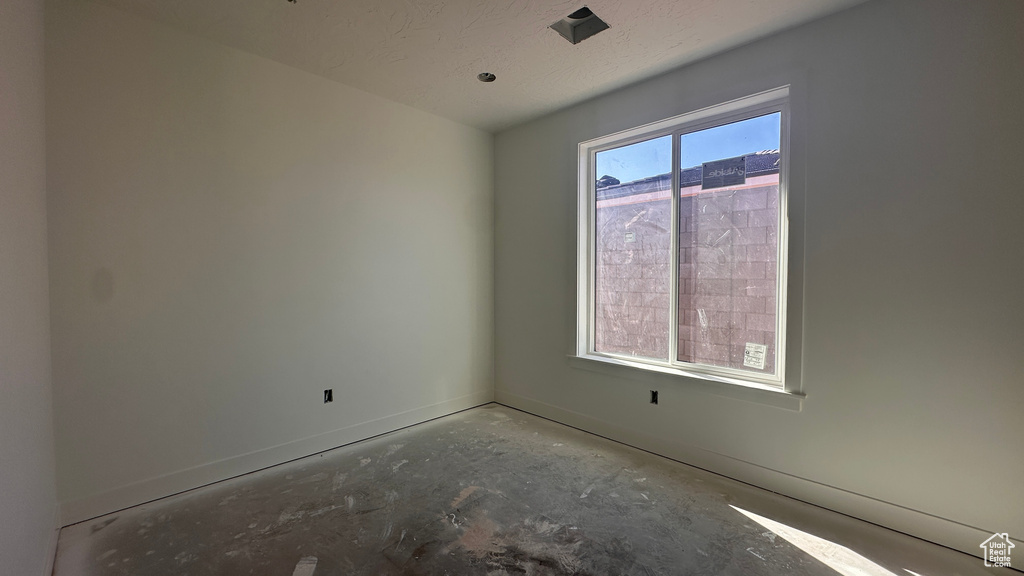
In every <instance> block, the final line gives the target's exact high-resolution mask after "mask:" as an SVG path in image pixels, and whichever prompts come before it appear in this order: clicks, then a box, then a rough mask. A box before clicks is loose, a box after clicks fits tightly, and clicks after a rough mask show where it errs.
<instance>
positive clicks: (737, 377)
mask: <svg viewBox="0 0 1024 576" xmlns="http://www.w3.org/2000/svg"><path fill="white" fill-rule="evenodd" d="M775 112H779V113H781V119H780V122H781V127H780V128H781V130H780V142H779V147H780V151H781V152H782V153H781V154H780V158H781V164H780V170H779V232H778V246H777V249H778V251H779V252H778V263H777V266H778V270H779V273H778V274H777V275H776V282H777V284H776V287H777V293H776V298H777V307H778V308H777V310H776V318H775V322H776V339H775V340H776V343H775V350H776V352H775V356H776V359H775V362H776V373H775V374H773V375H770V376H768V377H764V376H761V375H758V374H756V373H752V372H747V371H743V370H739V369H735V368H728V367H719V366H710V365H707V364H695V363H688V362H679V361H678V349H677V347H678V337H675V338H673V337H671V335H672V334H673V333H674V332H675V331H676V330H678V314H679V310H678V308H679V299H678V288H679V287H678V283H679V278H678V277H679V245H678V242H679V234H678V226H679V214H678V212H679V201H680V200H679V198H678V190H679V172H680V169H681V166H679V162H680V160H679V154H678V153H676V152H677V143H678V141H679V138H680V136H681V135H684V134H688V133H692V132H696V131H699V130H704V129H707V128H711V127H714V126H718V125H722V124H726V123H729V122H736V121H741V120H744V119H749V118H753V117H757V116H761V115H764V114H771V113H775ZM668 135H671V136H672V139H673V142H672V147H673V148H672V149H673V152H674V153H673V157H672V190H673V192H672V194H671V195H670V197H671V198H672V208H671V213H672V222H671V244H670V250H671V254H672V258H671V272H670V274H671V278H670V288H669V294H670V301H671V304H670V315H669V322H670V324H669V327H670V338H669V356H668V360H667V361H661V360H654V359H648V358H637V357H632V356H628V355H622V354H615V353H608V352H598V351H597V350H595V327H596V295H595V294H596V293H595V289H596V276H595V274H596V238H595V237H594V236H595V235H594V228H595V218H596V203H597V197H596V188H595V187H596V185H595V178H596V176H595V175H594V169H595V164H596V156H597V153H598V152H602V151H604V150H608V149H612V148H618V147H621V146H627V145H630V144H634V143H636V142H642V141H646V140H650V139H654V138H660V137H664V136H668ZM791 156H792V154H791V148H790V90H789V86H783V87H780V88H776V89H773V90H767V91H765V92H760V93H757V94H754V95H751V96H747V97H744V98H739V99H736V100H731V101H729V102H725V103H722V104H718V105H715V106H709V107H706V108H702V109H699V110H695V111H693V112H689V113H686V114H682V115H679V116H674V117H672V118H667V119H664V120H660V121H658V122H653V123H650V124H645V125H643V126H638V127H636V128H631V129H628V130H623V131H620V132H616V133H614V134H609V135H606V136H602V137H599V138H594V139H591V140H587V141H585V142H581V143H580V144H579V149H578V182H577V190H578V198H577V201H578V204H577V232H578V236H577V322H576V330H577V333H576V350H575V356H574V357H575V358H578V359H582V360H592V361H596V362H597V363H599V364H597V365H596V366H597V367H599V368H602V370H603V369H604V368H606V367H609V366H618V367H628V368H629V369H631V370H636V371H639V372H651V373H656V374H658V375H659V376H660V377H662V378H663V377H664V376H665V375H670V376H677V377H682V378H684V379H686V380H688V381H691V382H692V381H699V382H700V383H701V385H702V386H704V385H706V384H712V385H713V388H714V387H722V386H724V387H726V388H729V389H732V390H728V393H727V394H725V395H728V396H735V390H734V389H736V388H737V386H738V387H746V388H749V389H751V390H752V391H756V392H757V394H756V395H757V396H758V397H763V393H764V392H768V393H769V395H775V394H778V393H783V394H787V395H793V396H794V397H795V398H797V400H798V403H797V409H799V400H800V399H802V398H803V395H802V394H801V393H800V388H799V387H800V382H799V371H798V370H795V369H791V367H790V365H789V364H788V363H787V361H786V359H787V356H788V355H789V354H787V352H788V350H789V348H788V346H789V345H790V344H792V342H790V340H789V338H788V335H787V332H788V330H787V323H788V320H789V310H790V308H791V303H790V302H789V297H790V292H789V290H788V284H789V278H788V276H789V259H790V256H791V255H790V242H789V235H790V226H789V214H790V209H789V202H790V197H791V195H790V157H791ZM673 326H675V327H676V328H675V330H673V329H672V327H673ZM573 364H574V365H577V366H580V367H588V368H594V367H595V364H594V363H593V362H586V363H583V365H582V366H581V365H580V363H578V362H574V363H573ZM601 365H603V367H602V366H601ZM794 368H795V367H794ZM770 403H772V404H775V402H770ZM784 407H786V406H784Z"/></svg>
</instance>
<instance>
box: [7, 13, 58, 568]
mask: <svg viewBox="0 0 1024 576" xmlns="http://www.w3.org/2000/svg"><path fill="white" fill-rule="evenodd" d="M43 57H44V51H43V1H42V0H31V1H29V0H25V1H19V2H0V558H2V560H0V564H2V567H0V572H3V573H4V574H26V575H35V574H39V575H42V574H49V573H50V572H49V566H50V565H51V564H50V563H51V562H52V560H53V549H54V546H55V545H56V524H55V522H56V505H57V496H56V489H55V483H54V453H53V417H52V408H51V398H52V389H51V385H50V317H49V304H48V301H47V300H48V298H47V277H46V274H47V271H46V142H45V135H46V131H45V122H44V118H45V116H44V109H43V94H44V88H43V79H44V74H43V60H44V58H43Z"/></svg>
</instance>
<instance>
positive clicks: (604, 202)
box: [594, 136, 672, 360]
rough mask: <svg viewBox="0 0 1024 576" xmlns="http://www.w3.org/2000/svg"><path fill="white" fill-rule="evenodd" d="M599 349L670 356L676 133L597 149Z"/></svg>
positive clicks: (599, 350)
mask: <svg viewBox="0 0 1024 576" xmlns="http://www.w3.org/2000/svg"><path fill="white" fill-rule="evenodd" d="M597 175H598V181H597V214H596V227H595V228H596V230H597V233H596V234H597V236H596V244H597V254H596V258H595V260H594V261H595V275H596V282H595V287H596V290H595V292H596V294H595V300H596V304H595V326H594V330H595V346H594V347H595V349H596V350H597V351H598V352H610V353H616V354H629V355H632V356H643V357H646V358H656V359H660V360H667V359H668V339H669V305H670V302H671V300H670V297H669V283H670V279H671V276H672V271H671V263H670V258H671V234H672V205H671V203H672V192H671V190H672V137H671V136H664V137H662V138H655V139H652V140H646V141H644V142H638V143H636V144H630V145H629V146H622V147H620V148H615V149H612V150H606V151H604V152H598V153H597Z"/></svg>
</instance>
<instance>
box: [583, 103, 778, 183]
mask: <svg viewBox="0 0 1024 576" xmlns="http://www.w3.org/2000/svg"><path fill="white" fill-rule="evenodd" d="M779 120H780V115H779V113H777V112H776V113H774V114H766V115H764V116H758V117H757V118H751V119H749V120H742V121H740V122H733V123H732V124H725V125H723V126H716V127H714V128H709V129H707V130H701V131H699V132H692V133H690V134H684V135H683V137H682V141H681V150H680V152H681V155H682V156H681V158H680V160H681V162H680V166H681V167H682V168H690V167H691V166H698V165H700V164H702V163H704V162H710V161H712V160H721V159H722V158H732V157H734V156H741V155H743V154H749V153H751V152H758V151H761V150H773V149H776V148H778V147H779ZM671 171H672V137H671V136H663V137H661V138H655V139H653V140H645V141H643V142H638V143H636V144H631V145H629V146H623V147H622V148H615V149H613V150H605V151H604V152H598V154H597V177H598V178H600V177H601V176H604V175H605V174H607V175H609V176H614V177H616V178H618V179H619V180H620V181H622V182H631V181H633V180H639V179H641V178H647V177H650V176H657V175H658V174H667V173H669V172H671Z"/></svg>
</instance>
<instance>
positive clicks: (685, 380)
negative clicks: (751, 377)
mask: <svg viewBox="0 0 1024 576" xmlns="http://www.w3.org/2000/svg"><path fill="white" fill-rule="evenodd" d="M568 359H569V365H570V366H572V367H573V368H579V369H582V370H589V371H591V372H597V373H599V374H606V375H609V376H615V377H620V378H629V379H631V380H642V381H645V382H649V383H652V384H653V383H661V382H664V383H665V384H667V385H683V386H686V387H688V388H691V389H693V390H697V391H700V392H704V393H707V394H714V395H716V396H725V397H727V398H734V399H736V400H744V401H747V402H754V403H757V404H765V405H768V406H774V407H776V408H782V409H785V410H793V411H795V412H799V411H800V410H801V409H802V408H803V401H804V398H806V396H805V395H804V394H802V393H800V392H788V391H786V390H782V389H778V388H772V387H770V386H764V385H761V384H755V383H752V382H739V381H734V380H726V379H724V378H717V377H715V376H711V375H708V374H699V373H693V372H685V371H683V370H677V369H673V368H663V367H661V366H651V365H647V364H640V363H636V362H629V361H627V360H619V359H618V358H608V357H603V356H576V355H573V354H570V355H569V356H568Z"/></svg>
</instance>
